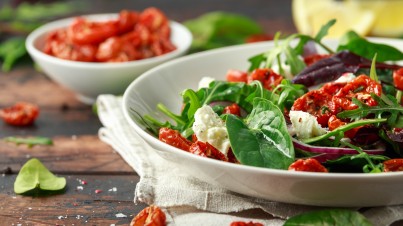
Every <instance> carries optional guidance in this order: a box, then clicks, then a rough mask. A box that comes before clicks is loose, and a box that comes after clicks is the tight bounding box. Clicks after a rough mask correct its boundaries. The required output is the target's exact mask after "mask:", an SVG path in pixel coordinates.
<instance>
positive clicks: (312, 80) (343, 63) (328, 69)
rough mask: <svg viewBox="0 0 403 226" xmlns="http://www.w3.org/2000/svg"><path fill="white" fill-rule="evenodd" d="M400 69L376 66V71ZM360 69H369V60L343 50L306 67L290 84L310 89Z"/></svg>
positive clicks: (382, 64) (385, 65) (382, 65)
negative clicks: (301, 85)
mask: <svg viewBox="0 0 403 226" xmlns="http://www.w3.org/2000/svg"><path fill="white" fill-rule="evenodd" d="M400 67H401V66H398V65H392V64H385V63H377V64H376V68H377V69H391V70H395V69H398V68H400ZM360 68H371V60H368V59H366V58H363V57H361V56H358V55H356V54H354V53H352V52H349V51H347V50H345V51H341V52H338V53H336V54H334V55H333V56H331V57H329V58H324V59H322V60H319V61H317V62H315V63H314V64H312V65H310V66H309V67H306V68H305V69H304V70H302V71H301V72H300V73H299V74H297V75H296V76H295V77H294V79H293V80H292V82H293V83H297V84H303V85H305V86H307V87H311V86H314V85H318V84H321V83H325V82H330V81H333V80H335V79H337V78H339V77H340V76H341V75H343V74H344V73H346V72H351V73H355V72H357V71H358V69H360Z"/></svg>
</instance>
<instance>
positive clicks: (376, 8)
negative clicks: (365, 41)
mask: <svg viewBox="0 0 403 226" xmlns="http://www.w3.org/2000/svg"><path fill="white" fill-rule="evenodd" d="M349 3H350V4H354V5H355V6H356V7H359V8H361V9H365V10H371V11H372V12H373V13H374V14H375V21H374V24H373V26H372V29H371V31H370V35H372V36H383V37H403V0H384V1H381V0H377V1H376V0H370V1H367V0H349Z"/></svg>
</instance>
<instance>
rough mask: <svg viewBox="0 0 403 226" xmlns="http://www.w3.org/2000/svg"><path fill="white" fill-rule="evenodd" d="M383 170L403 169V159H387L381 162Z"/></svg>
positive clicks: (394, 170)
mask: <svg viewBox="0 0 403 226" xmlns="http://www.w3.org/2000/svg"><path fill="white" fill-rule="evenodd" d="M383 171H384V172H396V171H403V159H389V160H386V161H384V162H383Z"/></svg>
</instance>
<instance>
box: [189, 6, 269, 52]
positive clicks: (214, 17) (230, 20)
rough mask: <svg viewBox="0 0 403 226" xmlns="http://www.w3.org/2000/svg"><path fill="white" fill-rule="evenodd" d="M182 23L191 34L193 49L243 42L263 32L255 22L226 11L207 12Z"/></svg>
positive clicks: (205, 48)
mask: <svg viewBox="0 0 403 226" xmlns="http://www.w3.org/2000/svg"><path fill="white" fill-rule="evenodd" d="M184 25H185V26H186V27H187V28H188V29H189V30H190V31H191V32H192V34H193V43H192V50H193V51H200V50H207V49H213V48H218V47H223V46H229V45H235V44H241V43H245V39H246V38H247V37H249V36H251V35H255V34H262V33H263V29H262V27H261V26H260V25H259V24H258V23H257V22H255V21H253V20H252V19H250V18H248V17H246V16H243V15H239V14H235V13H228V12H211V13H207V14H204V15H202V16H200V17H198V18H195V19H192V20H188V21H185V22H184Z"/></svg>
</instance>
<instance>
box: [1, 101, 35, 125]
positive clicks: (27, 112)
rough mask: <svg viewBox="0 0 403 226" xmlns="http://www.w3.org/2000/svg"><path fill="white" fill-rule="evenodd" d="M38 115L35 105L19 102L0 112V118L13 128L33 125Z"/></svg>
mask: <svg viewBox="0 0 403 226" xmlns="http://www.w3.org/2000/svg"><path fill="white" fill-rule="evenodd" d="M38 115H39V107H38V106H37V105H35V104H31V103H26V102H19V103H16V104H15V105H14V106H11V107H8V108H3V109H1V110H0V118H2V119H3V120H4V122H6V123H8V124H10V125H13V126H28V125H31V124H32V123H34V121H35V120H36V118H37V117H38Z"/></svg>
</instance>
